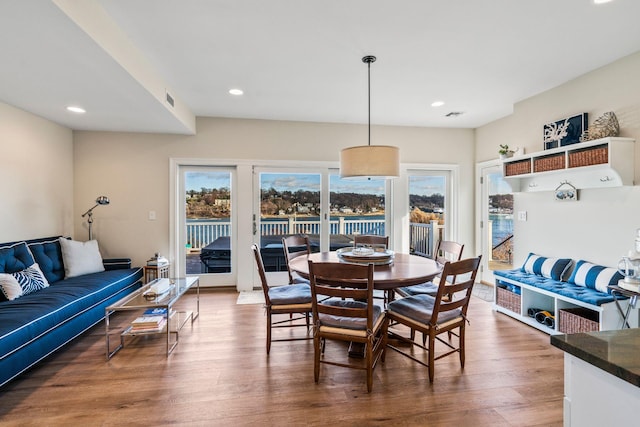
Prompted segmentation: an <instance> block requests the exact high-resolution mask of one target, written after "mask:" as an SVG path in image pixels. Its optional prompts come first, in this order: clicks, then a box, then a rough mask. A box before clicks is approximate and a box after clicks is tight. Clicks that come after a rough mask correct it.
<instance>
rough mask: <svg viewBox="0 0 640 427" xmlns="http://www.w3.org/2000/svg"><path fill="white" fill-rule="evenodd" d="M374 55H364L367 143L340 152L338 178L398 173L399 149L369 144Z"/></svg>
mask: <svg viewBox="0 0 640 427" xmlns="http://www.w3.org/2000/svg"><path fill="white" fill-rule="evenodd" d="M375 60H376V57H375V56H370V55H369V56H365V57H364V58H362V62H364V63H365V64H367V83H368V107H369V138H368V140H369V144H368V145H360V146H357V147H349V148H345V149H343V150H342V151H341V152H340V178H346V179H370V178H378V179H387V178H397V177H398V176H399V175H400V151H399V150H398V147H393V146H390V145H371V63H372V62H375Z"/></svg>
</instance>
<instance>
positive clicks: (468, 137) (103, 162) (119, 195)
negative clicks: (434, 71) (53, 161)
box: [74, 118, 475, 268]
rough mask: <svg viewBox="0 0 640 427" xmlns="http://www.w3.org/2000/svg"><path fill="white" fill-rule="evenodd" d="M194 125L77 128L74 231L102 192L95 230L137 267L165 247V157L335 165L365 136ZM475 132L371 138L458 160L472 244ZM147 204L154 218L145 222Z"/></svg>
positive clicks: (314, 128) (414, 131) (242, 123)
mask: <svg viewBox="0 0 640 427" xmlns="http://www.w3.org/2000/svg"><path fill="white" fill-rule="evenodd" d="M196 125H197V134H196V135H194V136H179V135H154V134H131V133H110V132H87V131H79V132H75V133H74V158H75V190H74V194H75V200H76V203H75V206H74V218H76V219H78V221H76V223H75V234H76V236H78V238H82V239H86V235H87V230H86V223H85V222H84V221H81V220H79V217H80V215H81V214H82V213H83V212H84V211H85V210H86V209H87V208H88V207H90V206H91V204H92V201H93V200H95V198H96V197H97V196H99V195H106V196H108V197H109V198H110V199H111V204H110V205H108V206H101V207H99V208H97V209H96V210H95V211H94V233H95V236H96V238H98V239H99V241H100V247H101V249H102V251H103V255H104V256H128V257H131V258H133V262H134V263H135V264H138V265H141V264H142V263H143V262H144V261H146V260H147V259H148V258H149V257H150V256H151V255H153V253H154V252H157V251H160V252H162V253H164V254H168V253H169V233H170V230H169V228H170V224H169V210H170V206H169V185H170V183H169V160H170V159H171V158H200V159H245V160H291V161H300V160H303V161H326V162H335V165H336V166H337V165H338V154H339V151H340V149H342V148H344V147H348V146H352V145H363V144H366V141H367V128H366V126H363V125H346V124H330V123H308V122H283V121H266V120H237V119H223V118H198V120H197V124H196ZM473 134H474V132H473V130H470V129H429V128H412V127H387V126H374V127H372V144H388V145H396V146H398V147H400V156H401V162H403V163H431V164H433V163H440V164H442V163H454V164H457V165H460V177H459V180H460V188H461V197H460V204H459V208H460V211H461V212H464V213H465V214H463V215H461V217H460V231H459V234H458V236H459V238H460V240H462V241H464V242H465V243H466V242H469V243H470V242H473V215H472V212H473V206H474V205H473V203H474V199H473V185H472V184H473V179H474V178H473V171H474V168H473V165H474V157H475V153H474V142H473ZM150 210H154V211H156V213H157V220H155V221H150V220H148V212H149V211H150ZM241 214H242V215H251V212H243V213H241ZM240 232H241V233H242V230H240ZM470 247H471V246H470ZM241 268H242V266H241ZM251 268H253V267H251Z"/></svg>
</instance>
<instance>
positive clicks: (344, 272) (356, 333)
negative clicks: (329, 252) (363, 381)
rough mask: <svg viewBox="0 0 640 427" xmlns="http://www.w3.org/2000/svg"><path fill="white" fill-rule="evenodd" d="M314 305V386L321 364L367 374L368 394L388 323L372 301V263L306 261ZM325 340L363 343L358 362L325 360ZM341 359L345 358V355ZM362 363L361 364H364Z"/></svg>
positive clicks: (345, 353) (382, 350) (382, 358)
mask: <svg viewBox="0 0 640 427" xmlns="http://www.w3.org/2000/svg"><path fill="white" fill-rule="evenodd" d="M309 278H310V280H311V295H312V306H313V347H314V363H313V373H314V379H315V382H316V383H317V382H318V381H319V379H320V364H321V363H324V364H329V365H334V366H342V367H347V368H353V369H363V370H366V372H367V391H368V392H369V393H370V392H371V389H372V387H373V369H374V368H375V366H376V364H377V363H378V361H379V360H382V361H383V362H384V355H385V348H386V342H387V326H388V325H387V321H386V317H385V314H384V310H383V308H382V307H381V306H379V305H376V304H374V300H373V264H368V265H357V264H346V263H345V264H339V263H331V262H327V263H324V262H321V263H314V262H313V261H311V260H310V261H309ZM326 340H338V341H347V342H353V343H362V344H364V347H365V351H364V360H363V359H358V362H359V363H356V362H351V363H348V362H347V361H339V360H328V359H326V358H325V352H324V350H325V345H326ZM344 357H345V358H347V359H348V356H347V352H344ZM363 362H364V364H363Z"/></svg>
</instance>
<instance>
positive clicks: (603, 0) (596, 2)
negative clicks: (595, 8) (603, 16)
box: [593, 0, 613, 4]
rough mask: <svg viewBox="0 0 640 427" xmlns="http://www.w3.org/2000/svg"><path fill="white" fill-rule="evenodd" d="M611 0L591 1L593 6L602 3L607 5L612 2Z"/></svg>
mask: <svg viewBox="0 0 640 427" xmlns="http://www.w3.org/2000/svg"><path fill="white" fill-rule="evenodd" d="M612 1H613V0H593V2H594V3H595V4H604V3H609V2H612Z"/></svg>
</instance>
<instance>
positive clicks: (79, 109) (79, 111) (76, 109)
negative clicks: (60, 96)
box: [67, 105, 87, 114]
mask: <svg viewBox="0 0 640 427" xmlns="http://www.w3.org/2000/svg"><path fill="white" fill-rule="evenodd" d="M67 111H71V112H72V113H77V114H84V113H86V112H87V110H85V109H84V108H82V107H76V106H75V105H70V106H68V107H67Z"/></svg>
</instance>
